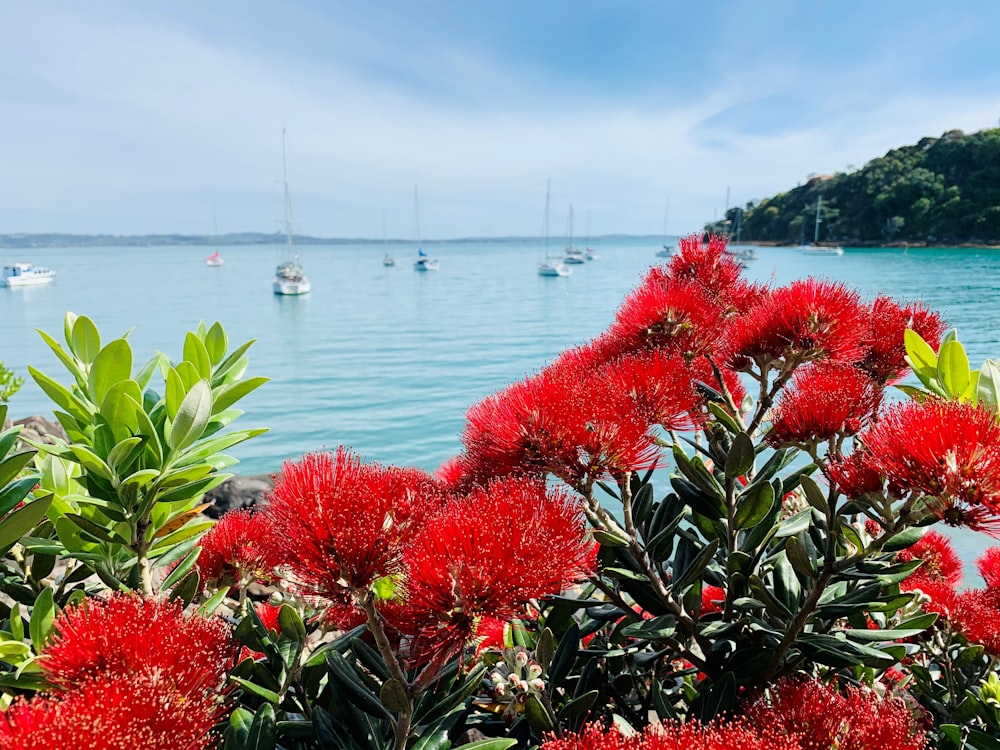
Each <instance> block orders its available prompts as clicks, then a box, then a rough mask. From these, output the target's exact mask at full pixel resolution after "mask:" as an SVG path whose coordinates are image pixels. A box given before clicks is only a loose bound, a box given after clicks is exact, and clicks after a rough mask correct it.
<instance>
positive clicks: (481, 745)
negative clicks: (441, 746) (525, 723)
mask: <svg viewBox="0 0 1000 750" xmlns="http://www.w3.org/2000/svg"><path fill="white" fill-rule="evenodd" d="M516 744H517V740H512V739H508V738H506V737H498V738H496V739H492V740H476V741H475V742H466V743H465V744H464V745H459V746H458V747H457V748H455V750H508V749H509V748H512V747H514V746H515V745H516Z"/></svg>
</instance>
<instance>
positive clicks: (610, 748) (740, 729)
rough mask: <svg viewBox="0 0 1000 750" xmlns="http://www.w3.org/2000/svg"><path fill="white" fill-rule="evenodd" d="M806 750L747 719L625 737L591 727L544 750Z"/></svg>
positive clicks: (656, 728) (668, 725) (673, 725)
mask: <svg viewBox="0 0 1000 750" xmlns="http://www.w3.org/2000/svg"><path fill="white" fill-rule="evenodd" d="M733 748H739V749H740V750H802V748H803V746H801V745H799V743H798V742H796V740H795V738H794V737H782V736H779V735H776V734H773V733H771V732H769V731H765V732H762V731H760V730H758V729H756V728H755V727H752V726H750V725H749V723H748V722H746V721H745V720H743V719H734V720H731V721H713V722H710V723H708V724H702V723H701V722H698V721H687V722H684V723H679V722H676V721H666V722H664V723H662V724H659V725H651V726H649V727H647V728H646V729H645V731H643V732H642V733H641V734H633V735H630V736H628V737H626V736H624V735H623V734H622V733H621V731H620V730H619V729H618V727H611V728H610V729H605V728H604V727H602V726H601V725H600V724H598V723H596V722H595V723H593V724H588V725H587V726H585V727H584V728H583V729H581V730H580V731H579V732H565V733H563V735H562V736H561V737H559V738H556V737H550V738H549V739H547V740H546V741H545V742H543V743H542V746H541V748H540V750H732V749H733Z"/></svg>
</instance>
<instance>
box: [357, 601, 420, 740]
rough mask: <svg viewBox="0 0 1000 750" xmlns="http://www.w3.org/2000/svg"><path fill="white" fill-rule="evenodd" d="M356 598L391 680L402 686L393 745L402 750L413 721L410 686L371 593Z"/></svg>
mask: <svg viewBox="0 0 1000 750" xmlns="http://www.w3.org/2000/svg"><path fill="white" fill-rule="evenodd" d="M357 598H358V599H359V600H360V601H361V603H362V605H363V606H364V609H365V614H366V615H367V616H368V630H370V631H371V634H372V636H374V638H375V644H376V645H377V646H378V651H379V653H380V654H381V655H382V660H383V661H385V664H386V666H387V667H388V668H389V672H390V674H392V678H393V679H394V680H396V681H397V682H398V683H399V684H400V685H402V686H403V691H404V693H405V694H406V708H405V709H404V710H403V711H400V712H399V716H398V718H397V719H396V727H395V730H396V743H395V745H394V747H395V750H404V748H405V747H406V740H407V738H408V737H409V735H410V722H411V721H412V720H413V694H412V693H411V686H410V683H409V682H407V681H406V675H404V674H403V668H402V667H401V666H400V665H399V660H398V659H397V658H396V652H395V651H393V650H392V644H391V643H389V638H388V637H387V636H386V634H385V629H384V628H383V627H382V621H381V619H380V618H379V614H378V610H376V609H375V598H374V597H373V596H372V593H371V592H370V591H364V592H361V593H360V596H358V597H357Z"/></svg>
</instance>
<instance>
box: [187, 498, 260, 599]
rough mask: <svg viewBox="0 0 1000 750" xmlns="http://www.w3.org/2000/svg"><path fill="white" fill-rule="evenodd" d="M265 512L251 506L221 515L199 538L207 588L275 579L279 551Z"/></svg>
mask: <svg viewBox="0 0 1000 750" xmlns="http://www.w3.org/2000/svg"><path fill="white" fill-rule="evenodd" d="M270 534H271V526H270V523H269V522H268V519H267V518H266V516H265V515H264V514H262V513H255V512H254V511H252V510H249V509H239V510H233V511H230V512H229V513H226V514H225V515H223V516H222V518H220V519H219V520H218V521H217V522H216V524H215V526H213V527H212V528H211V529H209V530H208V532H206V533H205V535H204V536H203V537H202V538H201V539H200V540H199V542H198V545H199V547H201V552H200V553H199V555H198V560H197V563H196V564H197V570H198V575H199V577H200V580H201V585H202V586H203V587H205V588H212V589H216V588H222V587H223V586H225V587H231V586H246V585H247V584H249V583H252V582H253V581H258V582H261V583H270V582H271V581H272V580H273V579H274V568H275V564H276V557H277V556H276V554H275V551H274V545H273V543H272V542H271V539H270Z"/></svg>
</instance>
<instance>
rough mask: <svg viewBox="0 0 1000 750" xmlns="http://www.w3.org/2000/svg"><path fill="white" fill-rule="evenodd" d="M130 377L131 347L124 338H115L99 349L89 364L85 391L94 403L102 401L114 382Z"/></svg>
mask: <svg viewBox="0 0 1000 750" xmlns="http://www.w3.org/2000/svg"><path fill="white" fill-rule="evenodd" d="M131 378H132V347H131V346H129V343H128V341H126V340H125V339H115V340H114V341H110V342H108V345H107V346H105V347H104V348H103V349H101V351H100V353H99V354H98V355H97V357H96V358H95V359H94V363H93V364H92V365H91V366H90V376H89V377H88V378H87V391H88V393H89V394H90V398H91V400H92V401H93V402H94V403H95V404H100V403H101V402H102V401H104V397H105V396H107V395H108V391H110V390H111V387H112V386H113V385H115V384H116V383H120V382H121V381H123V380H130V379H131Z"/></svg>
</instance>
